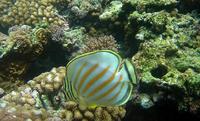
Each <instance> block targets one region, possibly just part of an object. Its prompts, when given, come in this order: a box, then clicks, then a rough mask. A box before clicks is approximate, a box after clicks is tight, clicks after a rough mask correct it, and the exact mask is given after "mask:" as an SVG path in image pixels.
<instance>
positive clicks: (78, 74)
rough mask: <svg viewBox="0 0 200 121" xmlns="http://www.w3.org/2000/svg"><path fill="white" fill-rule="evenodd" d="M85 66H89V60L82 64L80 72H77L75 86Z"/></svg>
mask: <svg viewBox="0 0 200 121" xmlns="http://www.w3.org/2000/svg"><path fill="white" fill-rule="evenodd" d="M85 66H87V62H86V63H84V64H82V65H81V67H80V68H79V69H78V72H77V74H76V75H77V76H76V78H75V79H74V80H73V81H74V86H75V85H76V83H77V81H78V77H79V76H80V74H81V71H82V70H83V68H84V67H85Z"/></svg>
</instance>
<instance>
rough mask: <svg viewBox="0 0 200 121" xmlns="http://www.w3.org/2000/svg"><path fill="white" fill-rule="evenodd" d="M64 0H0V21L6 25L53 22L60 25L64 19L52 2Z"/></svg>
mask: <svg viewBox="0 0 200 121" xmlns="http://www.w3.org/2000/svg"><path fill="white" fill-rule="evenodd" d="M62 1H64V0H16V1H13V0H1V1H0V11H1V13H0V23H1V25H2V26H5V25H8V26H12V25H19V24H21V25H23V24H27V25H35V24H37V23H42V22H45V23H53V24H56V25H61V24H62V23H63V22H64V19H63V18H62V17H61V16H59V15H58V12H57V10H56V9H55V7H54V4H56V3H59V2H62Z"/></svg>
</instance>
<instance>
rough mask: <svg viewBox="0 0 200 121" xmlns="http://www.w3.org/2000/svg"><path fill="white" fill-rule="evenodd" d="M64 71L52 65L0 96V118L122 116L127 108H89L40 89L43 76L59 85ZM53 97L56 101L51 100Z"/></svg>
mask: <svg viewBox="0 0 200 121" xmlns="http://www.w3.org/2000/svg"><path fill="white" fill-rule="evenodd" d="M64 71H65V68H64V67H59V68H53V69H52V70H51V71H50V72H46V73H43V74H41V75H39V76H38V77H35V78H34V79H33V80H30V81H29V82H28V85H24V86H21V87H19V88H18V89H17V90H15V91H12V92H11V93H9V94H7V95H5V96H4V97H2V98H1V99H0V118H1V119H4V120H6V119H10V118H13V119H12V120H17V119H21V120H28V119H29V120H30V119H31V120H44V121H49V120H54V119H57V120H67V121H76V120H80V121H84V120H86V121H102V120H106V121H116V120H121V119H122V118H123V117H124V116H125V112H126V111H125V109H124V108H123V107H97V108H90V107H85V106H83V105H79V104H78V103H75V102H73V101H66V100H65V98H64V97H63V96H62V92H61V91H60V92H59V93H58V94H57V95H51V93H53V92H52V90H48V88H43V86H42V85H43V84H42V83H43V82H44V80H45V79H48V82H49V81H51V82H53V83H60V84H59V85H62V81H63V80H64V75H65V73H63V72H64ZM52 75H57V77H60V78H57V77H55V78H51V77H52ZM58 80H59V81H58ZM39 81H40V82H39ZM48 82H47V85H48V84H49V83H48ZM37 85H40V86H37ZM38 87H41V90H43V91H44V92H45V93H44V92H43V91H41V90H39V89H38ZM59 89H61V87H56V88H54V90H59ZM49 96H52V97H49ZM52 98H54V99H55V100H51V99H52ZM53 101H55V102H53ZM56 102H60V103H56ZM53 103H54V104H53ZM57 106H58V108H57ZM18 110H20V112H18ZM10 120H11V119H10Z"/></svg>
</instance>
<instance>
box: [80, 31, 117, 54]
mask: <svg viewBox="0 0 200 121" xmlns="http://www.w3.org/2000/svg"><path fill="white" fill-rule="evenodd" d="M118 49H119V45H118V44H117V42H116V40H115V38H114V37H113V36H111V35H110V36H107V35H101V36H98V37H88V38H87V42H86V43H85V47H83V48H82V49H81V50H80V52H81V53H87V52H91V51H95V50H112V51H115V52H118V51H119V50H118Z"/></svg>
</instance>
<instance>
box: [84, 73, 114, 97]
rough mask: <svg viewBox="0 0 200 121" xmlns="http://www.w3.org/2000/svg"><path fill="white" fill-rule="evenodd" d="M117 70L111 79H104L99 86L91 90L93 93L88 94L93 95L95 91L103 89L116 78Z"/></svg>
mask: <svg viewBox="0 0 200 121" xmlns="http://www.w3.org/2000/svg"><path fill="white" fill-rule="evenodd" d="M116 72H117V71H115V72H114V73H113V74H112V75H111V76H110V78H109V79H107V80H106V81H104V82H103V83H102V84H100V85H99V86H98V87H97V88H95V89H94V90H93V91H91V93H89V94H88V96H93V95H94V94H95V93H97V92H98V91H100V90H101V89H103V88H104V87H105V86H106V85H107V84H109V83H110V82H111V81H112V80H113V79H114V78H115V74H116Z"/></svg>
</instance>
